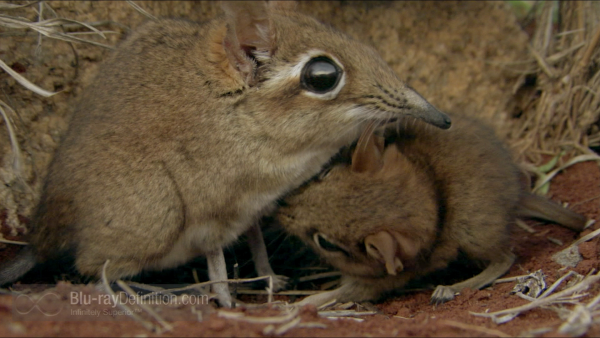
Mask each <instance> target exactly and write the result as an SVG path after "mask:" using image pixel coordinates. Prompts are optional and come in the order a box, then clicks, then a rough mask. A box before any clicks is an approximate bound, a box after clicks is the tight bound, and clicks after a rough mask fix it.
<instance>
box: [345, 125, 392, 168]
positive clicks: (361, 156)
mask: <svg viewBox="0 0 600 338" xmlns="http://www.w3.org/2000/svg"><path fill="white" fill-rule="evenodd" d="M374 130H375V125H374V124H373V123H371V124H369V125H368V126H367V128H366V129H365V131H363V133H362V135H360V138H359V139H358V142H357V144H356V149H354V154H352V171H354V172H357V173H364V172H368V173H375V172H378V171H379V170H381V168H382V165H383V162H382V161H381V156H382V153H383V147H384V142H385V141H384V139H383V138H382V137H380V136H377V135H375V134H373V131H374Z"/></svg>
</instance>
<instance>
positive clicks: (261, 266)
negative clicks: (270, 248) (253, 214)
mask: <svg viewBox="0 0 600 338" xmlns="http://www.w3.org/2000/svg"><path fill="white" fill-rule="evenodd" d="M246 236H248V246H250V252H252V260H253V261H254V267H255V269H256V273H257V274H258V275H259V276H271V277H272V278H273V289H274V290H273V291H274V292H276V291H279V290H281V289H283V288H284V287H285V285H286V284H287V277H285V276H278V275H275V272H273V269H272V268H271V264H269V256H268V254H267V247H266V245H265V240H264V238H263V235H262V231H261V230H260V224H255V225H253V226H252V227H251V228H250V229H249V230H248V231H247V232H246Z"/></svg>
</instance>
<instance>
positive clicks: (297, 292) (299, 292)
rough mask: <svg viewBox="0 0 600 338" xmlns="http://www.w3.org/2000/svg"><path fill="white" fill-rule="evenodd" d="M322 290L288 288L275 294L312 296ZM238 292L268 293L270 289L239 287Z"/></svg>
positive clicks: (274, 293)
mask: <svg viewBox="0 0 600 338" xmlns="http://www.w3.org/2000/svg"><path fill="white" fill-rule="evenodd" d="M321 292H323V291H315V290H288V291H280V292H273V296H310V295H315V294H317V293H321ZM238 294H240V295H268V294H269V291H266V290H246V289H238Z"/></svg>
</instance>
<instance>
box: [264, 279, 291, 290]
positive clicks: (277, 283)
mask: <svg viewBox="0 0 600 338" xmlns="http://www.w3.org/2000/svg"><path fill="white" fill-rule="evenodd" d="M271 278H273V290H272V291H273V292H278V291H281V290H284V289H285V288H286V286H287V284H288V282H289V277H287V276H282V275H271ZM266 282H267V285H268V283H269V280H266Z"/></svg>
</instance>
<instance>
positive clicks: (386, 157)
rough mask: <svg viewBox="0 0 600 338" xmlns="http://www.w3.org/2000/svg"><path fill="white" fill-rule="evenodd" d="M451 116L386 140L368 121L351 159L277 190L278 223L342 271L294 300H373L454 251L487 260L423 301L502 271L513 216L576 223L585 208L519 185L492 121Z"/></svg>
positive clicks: (441, 298)
mask: <svg viewBox="0 0 600 338" xmlns="http://www.w3.org/2000/svg"><path fill="white" fill-rule="evenodd" d="M451 118H452V121H453V127H452V128H451V129H449V130H447V131H440V130H438V129H436V128H432V127H429V126H427V125H426V124H424V123H421V122H419V121H416V122H415V123H412V121H411V123H404V124H403V123H400V124H399V126H398V128H397V129H396V130H395V131H391V130H387V131H386V134H385V136H386V138H385V139H384V138H383V137H381V136H377V135H376V134H375V133H374V129H375V128H374V126H373V125H371V127H370V128H367V129H366V130H365V131H364V133H363V134H362V136H361V137H360V139H359V141H358V143H357V145H356V148H355V150H354V152H353V154H352V157H351V160H350V159H349V158H348V157H349V155H348V156H346V160H345V161H344V160H343V157H344V156H343V155H342V156H341V158H342V160H341V161H339V162H342V163H341V164H337V165H335V166H333V167H332V168H331V169H330V170H329V171H328V172H327V171H324V172H323V173H322V174H321V175H319V177H318V178H316V179H314V180H313V181H312V182H310V183H308V184H306V185H304V186H303V187H301V188H300V189H298V191H297V192H296V193H295V194H293V195H291V196H288V197H287V198H286V199H285V201H284V207H282V208H281V209H280V210H279V211H278V220H279V222H280V223H281V224H282V225H283V226H284V228H285V229H286V230H287V231H289V232H290V233H292V234H295V235H297V236H299V237H300V238H301V239H303V240H304V241H305V242H307V243H308V244H309V245H310V246H312V247H313V249H314V250H315V251H316V252H318V253H319V254H320V255H321V256H322V257H324V258H325V259H326V260H327V261H328V262H329V263H330V264H332V265H333V266H334V267H335V268H337V269H339V270H341V272H342V281H341V286H340V287H339V288H338V289H335V290H332V291H327V292H324V293H320V294H316V295H313V296H310V297H307V298H305V299H304V300H303V301H302V302H301V303H300V304H315V305H321V304H323V303H326V302H328V301H331V300H333V299H337V300H338V301H340V302H347V301H365V300H376V299H377V298H380V297H381V295H383V294H384V293H386V292H388V291H392V290H395V289H398V288H402V287H403V286H405V285H406V283H407V282H409V281H411V280H413V279H415V278H417V277H422V276H425V275H427V274H430V273H432V272H434V271H436V270H440V269H443V268H446V267H448V265H449V263H450V262H452V261H454V260H456V259H457V257H458V256H459V253H464V254H465V255H466V256H467V257H468V258H469V259H472V260H474V261H476V262H480V263H483V264H484V266H486V267H485V269H484V270H483V271H482V272H481V273H479V274H478V275H476V276H474V277H472V278H469V279H467V280H465V281H462V282H460V283H456V284H453V285H449V286H446V285H439V286H438V287H437V288H436V289H435V291H434V292H433V295H432V297H431V301H432V302H433V303H442V302H445V301H448V300H451V299H453V298H454V296H455V294H456V293H458V292H459V291H461V290H462V289H464V288H472V289H479V288H482V287H484V286H486V285H488V284H490V283H492V282H493V281H494V280H495V279H497V278H498V277H500V276H501V275H503V274H504V273H506V272H507V271H508V269H509V268H510V267H511V265H512V264H513V262H514V259H515V257H514V255H513V254H512V253H511V250H510V241H509V225H510V224H511V223H513V222H514V220H515V218H517V217H533V218H541V219H545V220H549V221H552V222H555V223H558V224H561V225H563V226H565V227H567V228H570V229H573V230H575V231H581V230H582V229H583V228H584V226H585V224H586V218H585V217H584V216H582V215H579V214H577V213H574V212H572V211H570V210H567V209H565V208H563V207H562V206H560V205H559V204H556V203H554V202H552V201H550V200H548V199H546V198H544V197H540V196H537V195H533V194H531V193H530V192H528V191H527V189H525V187H524V185H523V184H522V180H521V179H520V178H521V177H520V175H521V173H520V171H519V169H518V167H517V166H516V165H515V163H514V161H513V160H512V158H511V155H510V153H509V152H508V151H507V149H506V148H505V147H504V145H503V144H502V142H500V140H498V139H497V138H496V137H495V136H494V131H493V130H491V129H490V128H488V127H486V126H484V125H483V124H482V123H481V122H479V121H476V120H474V119H471V118H468V117H465V116H460V115H451ZM385 141H387V142H385ZM385 143H387V144H388V146H387V147H385ZM348 162H351V164H348Z"/></svg>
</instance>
